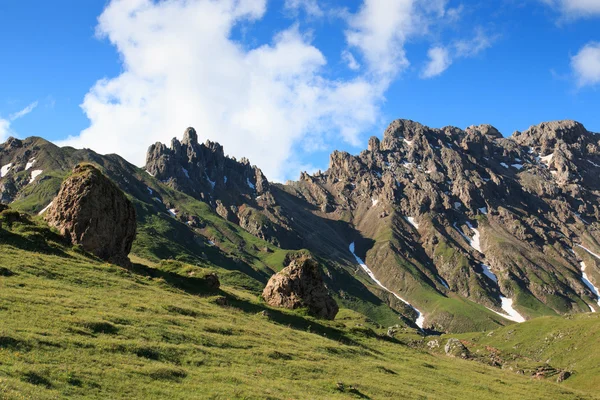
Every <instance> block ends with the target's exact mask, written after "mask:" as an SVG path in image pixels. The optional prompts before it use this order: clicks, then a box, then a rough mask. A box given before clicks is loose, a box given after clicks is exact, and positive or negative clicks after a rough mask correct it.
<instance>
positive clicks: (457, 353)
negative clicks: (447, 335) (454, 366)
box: [444, 338, 470, 359]
mask: <svg viewBox="0 0 600 400" xmlns="http://www.w3.org/2000/svg"><path fill="white" fill-rule="evenodd" d="M444 351H445V352H446V355H448V356H450V357H458V358H464V359H467V358H469V356H470V352H469V349H467V347H466V346H465V345H464V344H462V342H461V341H460V340H458V339H455V338H451V339H448V342H446V346H444Z"/></svg>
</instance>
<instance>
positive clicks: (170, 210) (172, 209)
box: [169, 208, 177, 217]
mask: <svg viewBox="0 0 600 400" xmlns="http://www.w3.org/2000/svg"><path fill="white" fill-rule="evenodd" d="M169 214H171V215H172V216H174V217H176V216H177V210H175V209H174V208H170V209H169Z"/></svg>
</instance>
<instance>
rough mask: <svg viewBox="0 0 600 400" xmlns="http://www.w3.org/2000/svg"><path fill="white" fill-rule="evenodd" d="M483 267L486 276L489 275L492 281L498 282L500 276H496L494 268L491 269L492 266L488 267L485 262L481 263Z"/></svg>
mask: <svg viewBox="0 0 600 400" xmlns="http://www.w3.org/2000/svg"><path fill="white" fill-rule="evenodd" d="M481 268H482V269H483V274H484V275H485V276H487V277H488V278H490V279H491V280H492V281H494V283H496V284H497V283H498V277H497V276H496V274H494V273H493V272H492V270H491V269H490V267H488V266H487V265H485V264H481Z"/></svg>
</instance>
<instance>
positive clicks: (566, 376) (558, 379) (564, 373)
mask: <svg viewBox="0 0 600 400" xmlns="http://www.w3.org/2000/svg"><path fill="white" fill-rule="evenodd" d="M570 377H571V373H570V372H569V371H561V372H560V373H559V374H558V377H556V382H557V383H561V382H564V381H565V380H567V379H569V378H570Z"/></svg>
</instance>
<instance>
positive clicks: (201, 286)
mask: <svg viewBox="0 0 600 400" xmlns="http://www.w3.org/2000/svg"><path fill="white" fill-rule="evenodd" d="M128 270H129V271H130V272H132V273H134V274H136V275H140V276H145V277H151V278H161V279H163V280H164V281H165V282H167V284H169V285H170V286H173V287H174V288H177V289H180V290H183V291H184V292H186V293H189V294H193V295H197V296H214V295H215V294H221V295H225V292H223V291H221V290H219V289H217V288H215V287H214V284H213V283H212V282H211V281H210V279H206V278H205V277H195V276H185V275H181V274H178V273H176V272H170V271H163V270H161V269H157V268H151V267H148V266H146V265H143V264H132V266H131V268H129V269H128Z"/></svg>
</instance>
